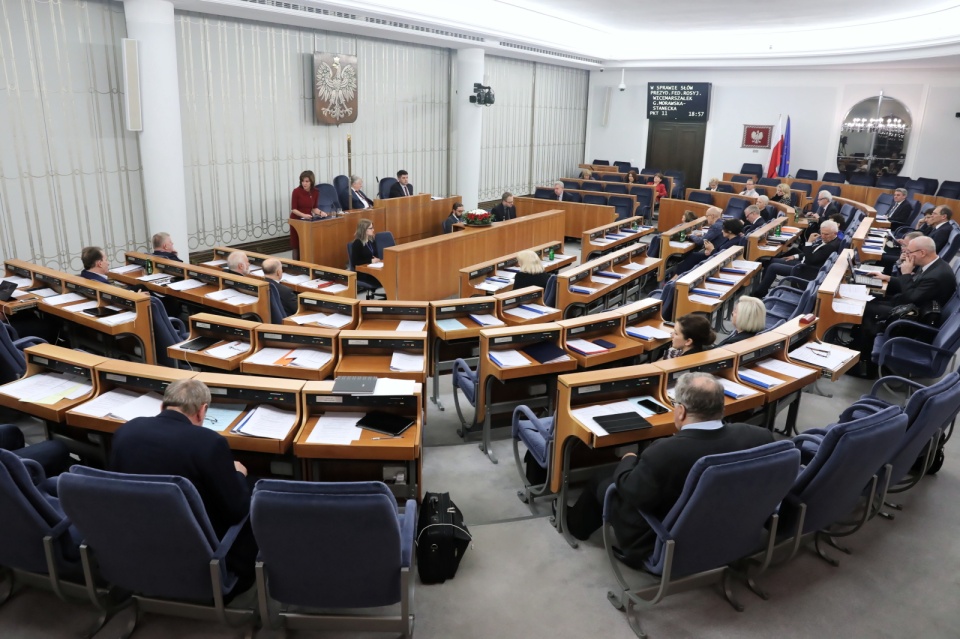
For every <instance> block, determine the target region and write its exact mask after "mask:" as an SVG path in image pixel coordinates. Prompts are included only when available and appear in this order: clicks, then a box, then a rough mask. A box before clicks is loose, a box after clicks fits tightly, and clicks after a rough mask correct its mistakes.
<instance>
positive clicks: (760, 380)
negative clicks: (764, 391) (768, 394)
mask: <svg viewBox="0 0 960 639" xmlns="http://www.w3.org/2000/svg"><path fill="white" fill-rule="evenodd" d="M740 379H742V380H744V381H747V382H750V383H751V384H756V385H757V386H760V387H762V388H773V387H775V386H779V385H780V384H782V383H783V380H782V379H779V378H777V377H772V376H770V375H766V374H764V373H761V372H760V371H758V370H756V369H752V368H746V369H741V370H740Z"/></svg>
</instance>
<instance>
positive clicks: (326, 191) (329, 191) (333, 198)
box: [317, 183, 343, 213]
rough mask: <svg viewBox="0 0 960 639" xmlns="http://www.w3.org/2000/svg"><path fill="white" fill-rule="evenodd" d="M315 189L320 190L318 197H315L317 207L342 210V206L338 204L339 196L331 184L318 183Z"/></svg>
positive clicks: (327, 209)
mask: <svg viewBox="0 0 960 639" xmlns="http://www.w3.org/2000/svg"><path fill="white" fill-rule="evenodd" d="M317 190H318V191H319V192H320V197H319V198H317V208H319V209H320V210H321V211H326V212H328V213H329V212H330V211H336V210H338V209H339V210H342V209H343V207H342V206H341V205H340V197H339V196H338V195H337V189H336V188H334V186H333V185H332V184H326V183H323V184H318V185H317Z"/></svg>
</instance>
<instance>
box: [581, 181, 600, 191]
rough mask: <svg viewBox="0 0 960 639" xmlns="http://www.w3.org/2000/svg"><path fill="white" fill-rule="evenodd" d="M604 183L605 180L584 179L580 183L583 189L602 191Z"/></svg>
mask: <svg viewBox="0 0 960 639" xmlns="http://www.w3.org/2000/svg"><path fill="white" fill-rule="evenodd" d="M603 185H604V183H603V182H597V181H592V180H584V181H583V182H581V183H580V190H581V191H602V190H603Z"/></svg>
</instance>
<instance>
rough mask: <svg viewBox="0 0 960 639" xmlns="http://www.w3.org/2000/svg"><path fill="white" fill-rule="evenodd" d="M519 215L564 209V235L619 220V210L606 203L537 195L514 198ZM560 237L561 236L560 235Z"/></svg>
mask: <svg viewBox="0 0 960 639" xmlns="http://www.w3.org/2000/svg"><path fill="white" fill-rule="evenodd" d="M514 203H515V204H516V207H517V217H518V218H520V217H523V216H526V215H533V214H535V213H542V212H544V211H562V212H563V213H564V217H563V237H574V238H577V237H580V236H581V235H583V232H584V231H586V230H588V229H593V228H596V227H598V226H602V225H603V224H609V223H610V222H615V221H616V220H617V211H616V209H614V208H613V207H612V206H607V205H605V204H583V203H582V202H567V201H562V202H557V201H556V200H542V199H539V198H535V197H518V198H514ZM558 237H559V236H558Z"/></svg>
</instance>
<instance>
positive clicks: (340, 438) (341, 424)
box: [306, 413, 364, 446]
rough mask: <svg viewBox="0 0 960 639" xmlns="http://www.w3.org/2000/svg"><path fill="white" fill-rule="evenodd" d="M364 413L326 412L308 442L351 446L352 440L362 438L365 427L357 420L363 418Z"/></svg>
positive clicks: (318, 421)
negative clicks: (361, 426)
mask: <svg viewBox="0 0 960 639" xmlns="http://www.w3.org/2000/svg"><path fill="white" fill-rule="evenodd" d="M363 416H364V414H363V413H326V414H324V415H321V416H320V419H318V420H317V423H316V425H315V426H314V427H313V430H312V431H310V436H309V437H307V440H306V443H307V444H334V445H338V446H349V445H350V443H351V442H355V441H357V440H358V439H360V435H361V434H362V433H363V429H362V428H360V427H359V426H357V422H359V421H360V420H361V419H363Z"/></svg>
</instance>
